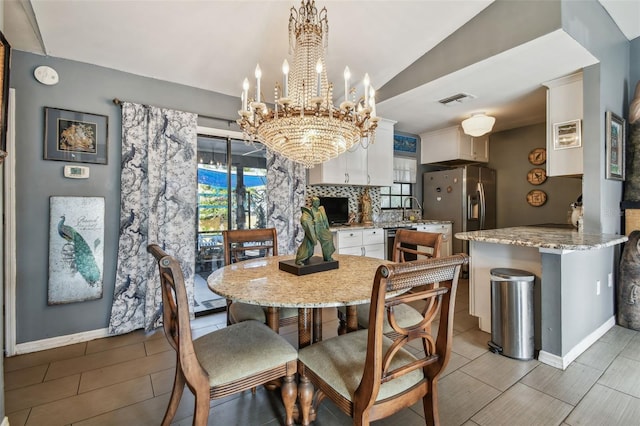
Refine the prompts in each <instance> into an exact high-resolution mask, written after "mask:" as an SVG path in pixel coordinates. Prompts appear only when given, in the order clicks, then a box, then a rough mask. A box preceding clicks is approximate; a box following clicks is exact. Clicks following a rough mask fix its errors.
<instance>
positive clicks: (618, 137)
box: [605, 111, 625, 180]
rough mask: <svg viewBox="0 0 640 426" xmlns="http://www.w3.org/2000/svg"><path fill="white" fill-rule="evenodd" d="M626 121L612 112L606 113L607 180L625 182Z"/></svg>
mask: <svg viewBox="0 0 640 426" xmlns="http://www.w3.org/2000/svg"><path fill="white" fill-rule="evenodd" d="M624 150H625V120H624V118H622V117H619V116H617V115H616V114H614V113H612V112H611V111H607V112H606V113H605V159H606V160H605V161H606V162H607V164H606V178H607V179H612V180H624V173H625V169H624V161H625V156H624Z"/></svg>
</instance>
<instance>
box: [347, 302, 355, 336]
mask: <svg viewBox="0 0 640 426" xmlns="http://www.w3.org/2000/svg"><path fill="white" fill-rule="evenodd" d="M357 329H358V312H357V311H356V307H355V306H351V305H350V306H347V333H351V332H352V331H356V330H357Z"/></svg>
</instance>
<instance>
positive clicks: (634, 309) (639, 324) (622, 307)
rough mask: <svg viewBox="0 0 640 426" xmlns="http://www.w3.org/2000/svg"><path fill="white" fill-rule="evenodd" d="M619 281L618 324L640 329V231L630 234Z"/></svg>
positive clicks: (625, 247)
mask: <svg viewBox="0 0 640 426" xmlns="http://www.w3.org/2000/svg"><path fill="white" fill-rule="evenodd" d="M618 282H619V285H618V325H621V326H622V327H626V328H630V329H632V330H640V231H633V232H631V234H629V241H627V243H626V244H625V246H624V250H623V251H622V259H621V260H620V277H619V280H618Z"/></svg>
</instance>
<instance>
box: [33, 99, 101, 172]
mask: <svg viewBox="0 0 640 426" xmlns="http://www.w3.org/2000/svg"><path fill="white" fill-rule="evenodd" d="M44 111H45V127H44V128H45V130H44V159H45V160H58V161H67V162H69V161H71V162H77V163H95V164H107V135H108V124H109V117H107V116H106V115H99V114H90V113H86V112H79V111H70V110H66V109H58V108H50V107H45V108H44Z"/></svg>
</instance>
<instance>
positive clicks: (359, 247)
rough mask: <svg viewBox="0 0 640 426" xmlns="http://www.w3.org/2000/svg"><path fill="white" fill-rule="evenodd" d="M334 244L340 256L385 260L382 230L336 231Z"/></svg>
mask: <svg viewBox="0 0 640 426" xmlns="http://www.w3.org/2000/svg"><path fill="white" fill-rule="evenodd" d="M333 243H334V245H335V246H336V252H337V253H338V254H351V255H355V256H367V257H375V258H377V259H384V258H385V256H384V230H383V229H382V228H368V229H353V230H344V231H336V232H335V234H334V241H333Z"/></svg>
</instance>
